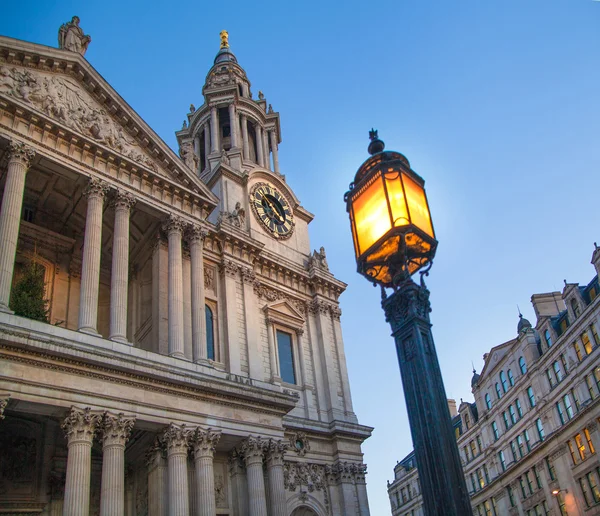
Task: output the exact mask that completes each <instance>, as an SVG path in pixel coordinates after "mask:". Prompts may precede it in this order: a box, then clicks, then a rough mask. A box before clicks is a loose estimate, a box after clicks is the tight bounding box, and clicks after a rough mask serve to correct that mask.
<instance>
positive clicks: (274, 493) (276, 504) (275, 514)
mask: <svg viewBox="0 0 600 516" xmlns="http://www.w3.org/2000/svg"><path fill="white" fill-rule="evenodd" d="M288 448H289V444H288V443H286V442H284V441H275V440H273V439H270V440H269V445H268V447H267V454H266V455H267V475H268V477H269V501H270V504H271V512H270V514H271V516H288V511H287V504H286V500H285V486H284V483H283V456H284V455H285V452H286V451H287V449H288Z"/></svg>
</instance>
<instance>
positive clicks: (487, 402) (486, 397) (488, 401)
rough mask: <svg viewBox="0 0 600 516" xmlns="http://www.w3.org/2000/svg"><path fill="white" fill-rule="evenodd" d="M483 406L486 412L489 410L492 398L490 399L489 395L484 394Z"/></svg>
mask: <svg viewBox="0 0 600 516" xmlns="http://www.w3.org/2000/svg"><path fill="white" fill-rule="evenodd" d="M485 406H486V407H487V409H488V410H490V409H491V408H492V398H491V397H490V395H489V393H487V392H486V393H485Z"/></svg>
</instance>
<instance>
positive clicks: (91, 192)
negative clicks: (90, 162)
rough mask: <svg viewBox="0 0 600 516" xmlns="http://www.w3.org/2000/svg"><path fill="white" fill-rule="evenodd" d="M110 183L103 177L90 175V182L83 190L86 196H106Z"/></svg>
mask: <svg viewBox="0 0 600 516" xmlns="http://www.w3.org/2000/svg"><path fill="white" fill-rule="evenodd" d="M109 188H110V187H109V184H108V183H107V182H106V181H103V180H102V179H97V178H95V177H90V179H89V181H88V184H87V185H86V187H85V188H84V190H83V195H84V196H85V197H88V198H90V197H102V198H104V197H105V196H106V194H107V192H108V190H109Z"/></svg>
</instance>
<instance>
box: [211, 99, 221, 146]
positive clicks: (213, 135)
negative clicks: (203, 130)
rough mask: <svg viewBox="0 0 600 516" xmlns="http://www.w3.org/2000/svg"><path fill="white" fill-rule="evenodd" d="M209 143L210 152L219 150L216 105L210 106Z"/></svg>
mask: <svg viewBox="0 0 600 516" xmlns="http://www.w3.org/2000/svg"><path fill="white" fill-rule="evenodd" d="M210 144H211V152H212V153H216V152H219V147H220V145H219V112H218V111H217V107H216V106H213V107H211V108H210Z"/></svg>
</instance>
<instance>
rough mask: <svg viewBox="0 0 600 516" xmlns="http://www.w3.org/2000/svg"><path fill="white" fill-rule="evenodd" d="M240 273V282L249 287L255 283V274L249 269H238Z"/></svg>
mask: <svg viewBox="0 0 600 516" xmlns="http://www.w3.org/2000/svg"><path fill="white" fill-rule="evenodd" d="M240 270H241V273H242V282H243V283H249V284H251V285H253V284H254V282H255V281H256V274H255V273H254V271H253V270H252V269H251V268H250V267H240Z"/></svg>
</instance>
